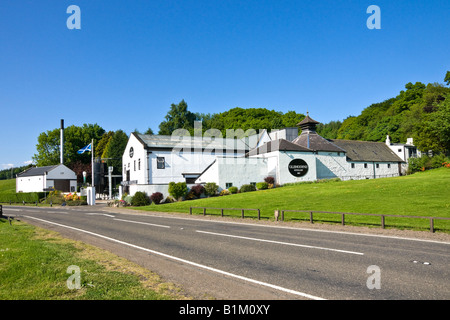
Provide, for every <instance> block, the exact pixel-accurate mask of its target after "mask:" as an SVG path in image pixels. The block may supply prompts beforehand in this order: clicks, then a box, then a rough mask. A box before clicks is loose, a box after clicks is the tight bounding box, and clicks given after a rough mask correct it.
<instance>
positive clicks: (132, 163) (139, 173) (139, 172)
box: [122, 135, 148, 184]
mask: <svg viewBox="0 0 450 320" xmlns="http://www.w3.org/2000/svg"><path fill="white" fill-rule="evenodd" d="M131 148H133V157H130V149H131ZM139 162H140V167H139ZM122 166H123V168H122V177H123V181H126V179H127V171H128V170H129V171H130V181H133V180H136V181H137V183H138V184H147V183H148V164H147V150H146V149H145V148H144V146H143V145H142V143H141V142H140V141H139V140H138V139H137V138H136V137H135V136H134V135H131V136H130V139H128V143H127V146H126V147H125V152H124V154H123V156H122Z"/></svg>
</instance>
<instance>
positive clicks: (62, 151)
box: [60, 119, 64, 164]
mask: <svg viewBox="0 0 450 320" xmlns="http://www.w3.org/2000/svg"><path fill="white" fill-rule="evenodd" d="M63 155H64V119H61V138H60V162H61V164H63Z"/></svg>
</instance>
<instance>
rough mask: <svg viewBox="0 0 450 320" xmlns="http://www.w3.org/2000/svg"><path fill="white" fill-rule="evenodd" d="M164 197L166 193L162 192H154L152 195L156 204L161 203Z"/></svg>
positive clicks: (151, 197)
mask: <svg viewBox="0 0 450 320" xmlns="http://www.w3.org/2000/svg"><path fill="white" fill-rule="evenodd" d="M163 199H164V195H163V194H162V193H161V192H155V193H152V195H151V196H150V200H151V201H152V202H153V203H154V204H160V203H161V201H162V200H163Z"/></svg>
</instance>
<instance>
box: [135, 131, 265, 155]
mask: <svg viewBox="0 0 450 320" xmlns="http://www.w3.org/2000/svg"><path fill="white" fill-rule="evenodd" d="M133 134H134V135H135V136H136V137H137V138H138V140H140V141H141V143H142V144H143V145H144V146H145V147H146V148H149V149H153V148H156V149H161V148H162V149H174V148H192V149H194V148H196V147H198V148H202V149H205V148H206V149H212V150H241V151H245V150H249V149H250V147H249V144H251V143H254V144H256V139H258V138H257V137H256V136H255V137H254V139H255V141H254V142H251V141H250V142H248V141H246V140H245V139H231V138H216V137H205V136H203V137H195V136H194V137H193V136H166V135H147V134H136V133H133ZM252 138H253V137H252Z"/></svg>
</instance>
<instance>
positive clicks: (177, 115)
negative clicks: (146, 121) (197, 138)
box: [159, 100, 197, 135]
mask: <svg viewBox="0 0 450 320" xmlns="http://www.w3.org/2000/svg"><path fill="white" fill-rule="evenodd" d="M164 119H166V120H165V121H163V122H161V123H160V124H159V134H160V135H171V134H172V132H173V131H175V130H176V129H186V130H189V131H193V128H194V121H195V120H197V116H196V115H195V114H194V113H192V112H190V111H189V110H188V105H187V103H186V102H185V101H184V100H181V101H180V103H178V104H172V105H171V107H170V110H169V112H167V114H166V116H165V117H164Z"/></svg>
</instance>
